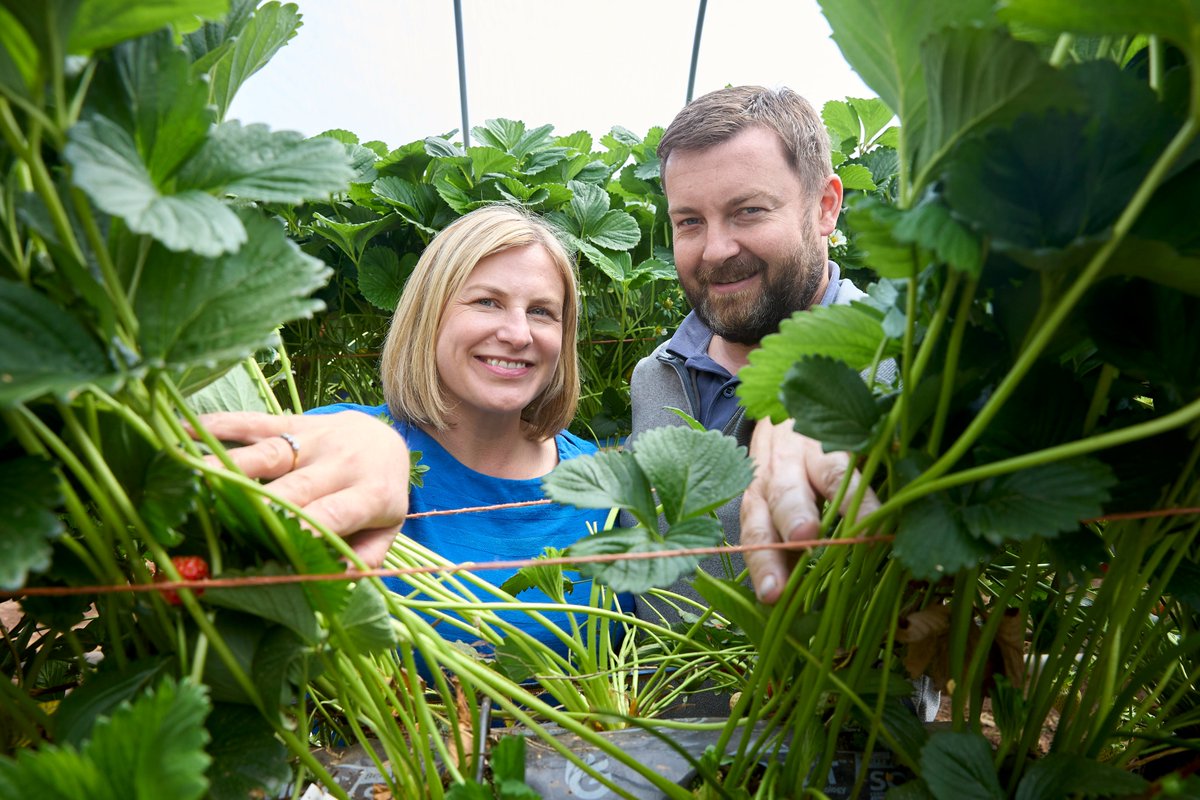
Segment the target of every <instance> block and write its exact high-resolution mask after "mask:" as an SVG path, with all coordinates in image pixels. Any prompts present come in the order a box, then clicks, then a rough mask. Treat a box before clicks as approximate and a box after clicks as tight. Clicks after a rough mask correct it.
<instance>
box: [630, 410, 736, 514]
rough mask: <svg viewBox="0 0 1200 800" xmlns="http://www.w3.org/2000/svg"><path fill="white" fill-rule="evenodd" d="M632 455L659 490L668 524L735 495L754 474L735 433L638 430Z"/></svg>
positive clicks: (718, 504) (681, 429)
mask: <svg viewBox="0 0 1200 800" xmlns="http://www.w3.org/2000/svg"><path fill="white" fill-rule="evenodd" d="M633 456H634V458H635V459H636V460H637V462H638V465H639V466H640V467H641V468H642V471H643V472H644V473H645V475H646V478H647V479H649V481H650V485H651V486H653V487H654V489H655V491H656V492H657V493H658V498H659V501H660V502H661V503H662V506H663V514H664V515H665V516H666V519H667V522H668V524H670V525H671V526H675V525H676V523H680V522H682V521H684V520H686V519H689V518H691V517H697V516H699V515H701V514H707V513H708V512H709V511H712V510H714V509H716V508H718V507H719V506H722V505H724V504H725V503H727V502H729V501H730V500H731V499H733V498H734V497H737V496H738V495H740V494H741V493H742V492H743V491H744V490H745V488H746V487H747V486H749V485H750V479H751V478H752V477H753V473H754V468H753V465H752V463H751V461H750V459H749V458H748V457H747V455H746V448H744V447H740V446H739V445H738V443H737V442H736V441H734V440H733V438H731V437H729V436H724V435H722V434H721V433H720V432H719V431H696V430H692V429H691V428H686V427H681V426H677V425H670V426H667V427H663V428H655V429H654V430H649V431H646V432H645V433H642V434H639V435H638V438H637V442H636V443H635V444H634V446H633ZM669 535H670V534H668V536H669Z"/></svg>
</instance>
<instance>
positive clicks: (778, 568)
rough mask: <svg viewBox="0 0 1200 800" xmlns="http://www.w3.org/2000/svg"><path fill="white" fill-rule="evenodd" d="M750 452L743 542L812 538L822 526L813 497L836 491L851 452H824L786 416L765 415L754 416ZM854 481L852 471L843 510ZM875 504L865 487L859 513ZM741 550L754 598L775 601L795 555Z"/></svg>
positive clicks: (742, 520) (829, 497)
mask: <svg viewBox="0 0 1200 800" xmlns="http://www.w3.org/2000/svg"><path fill="white" fill-rule="evenodd" d="M750 456H751V458H753V459H754V464H755V470H754V480H753V481H752V482H751V483H750V486H749V487H748V488H747V489H746V492H745V494H744V495H743V497H742V512H741V522H742V538H741V542H742V544H768V543H771V542H781V541H791V542H799V541H805V540H810V539H815V538H816V537H817V533H818V532H819V530H820V526H821V511H820V508H818V505H817V498H818V497H820V498H822V499H824V500H829V499H832V498H833V497H834V496H835V495H836V494H837V490H838V487H839V486H840V485H841V483H842V480H843V479H844V477H845V475H846V470H847V468H848V467H849V464H850V457H849V456H848V455H847V454H846V453H825V452H823V451H822V450H821V443H820V442H818V441H816V440H814V439H810V438H808V437H807V436H801V435H800V434H798V433H796V431H795V429H794V428H793V427H792V421H791V420H787V421H786V422H782V423H780V424H778V425H775V424H772V423H771V421H770V420H768V419H764V420H759V422H758V424H757V425H755V427H754V433H753V435H752V436H751V438H750ZM857 486H858V473H855V474H854V476H853V477H852V478H851V483H850V489H849V491H847V492H846V499H845V500H844V501H843V505H842V509H841V511H842V513H845V512H846V505H847V504H848V501H849V498H850V497H851V496H852V495H853V493H854V490H855V488H856V487H857ZM878 507H879V500H878V498H876V497H875V493H874V492H872V491H870V490H868V491H867V494H866V497H865V498H864V499H863V502H862V505H861V506H860V508H859V515H860V516H865V515H866V514H869V513H871V512H872V511H874V510H875V509H877V508H878ZM745 556H746V566H747V567H748V568H749V570H750V580H751V582H752V583H753V584H754V590H755V592H756V593H757V595H758V599H759V600H761V601H762V602H764V603H774V602H775V601H776V600H778V599H779V594H780V592H782V591H783V586H784V584H785V583H786V582H787V579H788V576H789V575H790V574H791V571H792V569H793V568H794V567H795V564H796V556H795V555H794V554H793V553H790V552H787V551H783V550H758V551H752V552H748V553H746V554H745Z"/></svg>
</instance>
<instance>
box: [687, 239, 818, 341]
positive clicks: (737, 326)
mask: <svg viewBox="0 0 1200 800" xmlns="http://www.w3.org/2000/svg"><path fill="white" fill-rule="evenodd" d="M806 238H807V237H806ZM825 271H826V260H825V255H824V252H823V251H822V248H821V247H820V245H819V244H817V243H815V242H810V241H805V242H804V243H802V244H801V245H799V246H798V247H797V249H796V252H795V253H793V254H792V257H791V258H789V259H787V261H785V262H783V263H779V264H775V265H774V267H773V268H770V269H768V267H767V263H766V262H765V261H763V260H762V259H760V258H757V257H745V258H737V259H730V260H729V261H726V262H725V263H724V264H722V265H721V266H719V267H716V268H714V269H706V270H701V271H698V272H697V275H696V284H697V285H695V286H686V285H685V286H684V287H683V291H684V294H685V295H686V296H687V299H688V302H689V303H691V304H692V309H693V310H695V312H696V316H698V317H699V318H700V321H701V322H703V323H704V324H705V325H706V326H708V328H709V330H711V331H712V332H713V333H715V334H716V335H717V336H720V337H721V338H722V339H725V340H726V341H729V342H734V343H736V344H758V343H759V342H760V341H762V338H763V337H764V336H766V335H767V334H770V333H775V332H776V331H778V330H779V323H780V322H782V321H783V320H785V319H787V318H788V317H790V316H791V315H792V314H794V313H795V312H797V311H803V310H804V309H807V308H809V307H810V306H811V305H812V304H813V303H815V302H817V301H818V300H819V299H820V298H818V297H816V293H817V289H818V288H819V287H820V285H821V280H822V278H824V276H825ZM754 274H757V275H759V276H760V281H759V283H760V285H759V287H758V292H757V294H754V295H753V296H749V297H723V296H714V295H712V294H711V293H709V292H708V291H707V289H708V287H709V286H710V285H711V284H712V283H713V282H714V281H715V280H716V279H717V278H718V277H721V278H724V279H726V280H728V279H729V278H730V277H734V278H736V277H737V276H743V277H750V276H751V275H754Z"/></svg>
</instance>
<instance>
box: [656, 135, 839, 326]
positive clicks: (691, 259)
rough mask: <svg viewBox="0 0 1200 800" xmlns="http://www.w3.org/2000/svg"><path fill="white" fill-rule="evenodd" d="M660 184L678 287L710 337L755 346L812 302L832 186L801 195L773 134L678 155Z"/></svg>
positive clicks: (832, 219)
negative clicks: (664, 198)
mask: <svg viewBox="0 0 1200 800" xmlns="http://www.w3.org/2000/svg"><path fill="white" fill-rule="evenodd" d="M663 183H664V185H665V187H666V192H667V202H668V206H669V210H670V216H671V223H672V226H673V228H674V245H675V267H676V269H677V270H678V272H679V282H680V283H681V284H682V285H683V291H684V294H686V295H687V298H688V301H689V302H690V303H691V304H692V308H694V309H695V310H696V313H697V315H698V316H699V317H700V319H701V321H703V322H704V323H705V324H706V325H708V327H709V328H711V329H712V331H713V332H714V333H715V334H717V335H718V336H720V337H722V338H723V339H726V340H728V341H731V342H737V343H739V344H757V343H758V342H759V340H761V339H762V337H763V336H766V335H767V334H768V333H773V332H774V331H776V330H778V328H779V323H780V322H781V321H782V320H784V319H786V318H787V317H789V316H791V315H792V313H793V312H795V311H799V310H801V309H805V308H808V307H809V306H811V305H812V304H813V303H814V302H817V301H819V300H820V298H821V295H822V293H823V292H824V291H825V286H826V284H827V282H828V272H827V269H826V260H827V254H828V248H827V245H826V243H825V239H824V237H825V236H828V235H829V234H830V233H831V232H832V231H833V228H834V225H835V224H836V223H837V215H838V211H839V210H840V208H841V184H840V183H839V182H838V181H837V179H836V178H832V179H830V180H829V182H827V184H826V186H825V187H824V189H823V191H822V192H820V193H817V194H814V193H813V192H809V191H805V190H804V188H803V187H802V186H801V183H800V178H799V176H798V175H797V174H796V172H795V170H794V169H793V167H792V166H791V163H790V162H789V160H788V156H787V151H786V149H785V148H784V145H783V141H782V140H781V139H780V138H779V136H778V135H777V134H775V133H774V132H773V131H771V130H768V129H766V128H762V127H751V128H747V129H746V130H743V131H742V132H741V133H739V134H737V135H736V136H734V137H733V138H732V139H729V140H727V141H725V142H722V143H721V144H718V145H715V146H713V147H710V148H707V149H705V150H684V151H678V150H677V151H675V152H673V153H671V155H670V156H669V157H668V159H667V163H666V164H665V165H664V172H663Z"/></svg>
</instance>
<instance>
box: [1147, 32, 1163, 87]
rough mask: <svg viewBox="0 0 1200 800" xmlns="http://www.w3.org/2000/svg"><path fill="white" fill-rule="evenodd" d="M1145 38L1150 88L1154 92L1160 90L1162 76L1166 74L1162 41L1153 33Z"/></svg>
mask: <svg viewBox="0 0 1200 800" xmlns="http://www.w3.org/2000/svg"><path fill="white" fill-rule="evenodd" d="M1146 39H1147V41H1146V50H1147V52H1149V54H1150V88H1151V89H1153V90H1154V91H1155V92H1161V91H1162V87H1163V76H1164V75H1165V74H1166V68H1165V66H1164V61H1163V42H1162V39H1160V38H1159V37H1158V36H1156V35H1154V34H1151V35H1150V36H1148V37H1146Z"/></svg>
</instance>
